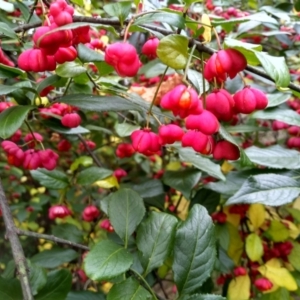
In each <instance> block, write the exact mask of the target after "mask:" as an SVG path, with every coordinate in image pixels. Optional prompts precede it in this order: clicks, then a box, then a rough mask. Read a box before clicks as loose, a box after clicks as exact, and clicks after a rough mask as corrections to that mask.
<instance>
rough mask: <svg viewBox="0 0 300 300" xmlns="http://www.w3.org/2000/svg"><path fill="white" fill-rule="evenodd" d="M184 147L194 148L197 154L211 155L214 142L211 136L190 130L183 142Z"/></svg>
mask: <svg viewBox="0 0 300 300" xmlns="http://www.w3.org/2000/svg"><path fill="white" fill-rule="evenodd" d="M181 144H182V147H192V148H193V149H194V150H195V151H196V152H199V153H202V154H211V152H212V149H213V140H212V138H211V137H210V136H208V135H205V134H203V133H202V132H200V131H194V130H189V131H187V132H186V133H185V134H184V136H183V137H182V140H181Z"/></svg>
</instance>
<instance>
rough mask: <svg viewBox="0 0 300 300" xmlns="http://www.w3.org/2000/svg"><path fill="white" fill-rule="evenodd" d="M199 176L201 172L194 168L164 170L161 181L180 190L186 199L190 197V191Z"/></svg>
mask: <svg viewBox="0 0 300 300" xmlns="http://www.w3.org/2000/svg"><path fill="white" fill-rule="evenodd" d="M200 178H201V172H200V171H199V170H195V169H186V170H180V171H166V172H165V173H164V175H163V183H164V184H166V185H168V186H170V187H172V188H174V189H176V190H177V191H179V192H181V193H182V194H183V196H184V197H185V198H186V199H190V195H191V192H192V190H193V188H194V187H195V186H196V184H197V183H198V182H199V180H200Z"/></svg>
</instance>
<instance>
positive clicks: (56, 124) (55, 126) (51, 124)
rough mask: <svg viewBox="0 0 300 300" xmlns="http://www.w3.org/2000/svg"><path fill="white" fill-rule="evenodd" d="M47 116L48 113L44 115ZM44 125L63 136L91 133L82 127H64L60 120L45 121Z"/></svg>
mask: <svg viewBox="0 0 300 300" xmlns="http://www.w3.org/2000/svg"><path fill="white" fill-rule="evenodd" d="M44 114H47V113H44ZM49 116H51V114H50V113H49ZM42 123H43V124H44V125H45V126H46V127H48V128H50V129H52V130H53V131H56V132H58V133H63V134H85V133H89V132H90V131H89V130H88V129H86V128H84V127H82V126H77V127H75V128H67V127H64V126H63V125H62V124H61V122H60V120H58V119H54V118H52V119H49V120H43V121H42Z"/></svg>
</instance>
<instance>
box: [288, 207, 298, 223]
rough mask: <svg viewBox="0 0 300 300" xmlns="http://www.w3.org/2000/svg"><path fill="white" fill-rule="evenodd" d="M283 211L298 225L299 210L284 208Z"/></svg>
mask: <svg viewBox="0 0 300 300" xmlns="http://www.w3.org/2000/svg"><path fill="white" fill-rule="evenodd" d="M284 209H285V210H286V211H287V212H289V213H290V214H291V215H292V217H293V218H294V219H295V220H296V221H297V222H298V223H300V210H299V209H297V208H292V207H285V208H284Z"/></svg>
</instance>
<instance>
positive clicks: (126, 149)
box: [116, 143, 135, 158]
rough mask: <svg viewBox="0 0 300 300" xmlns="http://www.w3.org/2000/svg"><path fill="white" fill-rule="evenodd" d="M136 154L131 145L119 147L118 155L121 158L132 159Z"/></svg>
mask: <svg viewBox="0 0 300 300" xmlns="http://www.w3.org/2000/svg"><path fill="white" fill-rule="evenodd" d="M134 153H135V150H134V148H133V147H132V145H131V144H129V143H121V144H119V145H118V146H117V149H116V155H117V156H118V157H119V158H124V157H131V156H132V155H133V154H134Z"/></svg>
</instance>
